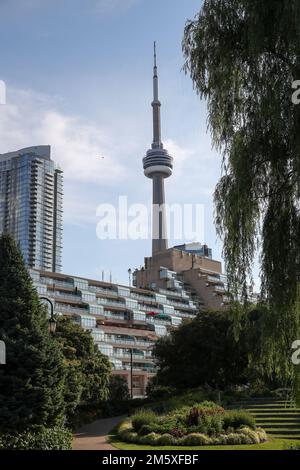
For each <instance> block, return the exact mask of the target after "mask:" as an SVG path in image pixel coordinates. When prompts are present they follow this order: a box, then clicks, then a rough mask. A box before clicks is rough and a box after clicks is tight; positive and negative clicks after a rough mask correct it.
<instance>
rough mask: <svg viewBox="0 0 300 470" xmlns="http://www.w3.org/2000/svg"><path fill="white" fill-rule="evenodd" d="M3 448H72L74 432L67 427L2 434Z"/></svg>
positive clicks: (0, 436) (0, 446)
mask: <svg viewBox="0 0 300 470" xmlns="http://www.w3.org/2000/svg"><path fill="white" fill-rule="evenodd" d="M0 449H1V450H71V449H72V433H71V431H69V430H68V429H66V428H60V427H54V428H42V427H39V428H37V429H36V430H31V431H25V432H23V433H19V434H3V435H0Z"/></svg>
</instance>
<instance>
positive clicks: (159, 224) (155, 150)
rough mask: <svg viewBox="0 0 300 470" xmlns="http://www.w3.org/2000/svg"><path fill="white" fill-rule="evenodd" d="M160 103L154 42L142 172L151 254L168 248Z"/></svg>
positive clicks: (169, 161)
mask: <svg viewBox="0 0 300 470" xmlns="http://www.w3.org/2000/svg"><path fill="white" fill-rule="evenodd" d="M160 107H161V103H160V101H159V99H158V75H157V63H156V44H155V43H154V68H153V101H152V108H153V142H152V145H151V149H149V150H148V151H147V154H146V156H145V157H144V158H143V167H144V174H145V176H147V178H151V179H152V187H153V202H152V256H153V255H155V254H156V253H159V252H160V251H164V250H166V249H167V248H168V240H167V238H168V236H167V223H166V210H165V185H164V180H165V178H168V177H169V176H171V174H172V170H173V158H172V157H171V155H170V154H169V153H168V151H167V150H166V149H164V146H163V144H162V141H161V119H160Z"/></svg>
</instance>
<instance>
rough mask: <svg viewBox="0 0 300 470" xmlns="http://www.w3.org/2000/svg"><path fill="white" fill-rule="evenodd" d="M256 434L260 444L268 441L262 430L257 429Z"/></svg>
mask: <svg viewBox="0 0 300 470" xmlns="http://www.w3.org/2000/svg"><path fill="white" fill-rule="evenodd" d="M256 434H257V435H258V437H259V440H260V442H266V441H267V440H268V436H267V433H266V431H265V430H264V429H262V428H257V429H256Z"/></svg>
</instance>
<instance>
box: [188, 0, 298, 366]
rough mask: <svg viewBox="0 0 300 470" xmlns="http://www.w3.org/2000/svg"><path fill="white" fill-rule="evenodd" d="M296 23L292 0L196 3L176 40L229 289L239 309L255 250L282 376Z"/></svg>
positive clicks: (290, 337) (294, 230) (290, 291)
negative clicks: (203, 140)
mask: <svg viewBox="0 0 300 470" xmlns="http://www.w3.org/2000/svg"><path fill="white" fill-rule="evenodd" d="M299 25H300V2H299V0H263V1H261V0H204V2H203V5H202V8H201V11H200V13H199V14H198V15H197V17H196V18H195V20H194V21H189V22H188V23H187V25H186V29H185V35H184V40H183V51H184V54H185V57H186V63H185V70H186V72H187V73H190V75H191V78H192V80H193V83H194V86H195V88H196V90H197V92H198V93H199V95H200V96H201V97H204V98H205V99H206V100H207V104H208V126H209V129H210V131H211V133H212V137H213V142H214V144H215V146H216V147H217V148H218V149H219V150H221V151H222V153H223V168H224V175H223V176H222V178H221V179H220V181H219V183H218V185H217V188H216V191H215V206H216V226H217V231H218V234H219V235H220V236H221V237H222V238H223V241H224V258H225V262H226V271H227V275H228V283H229V289H230V292H231V295H232V299H233V300H234V301H237V299H238V298H239V297H240V295H241V296H242V298H243V300H244V302H245V303H247V300H248V286H249V284H251V282H252V267H253V260H254V257H255V254H256V253H257V251H258V252H259V253H260V264H261V278H262V291H263V295H264V296H265V298H266V299H267V300H268V302H269V303H270V306H271V312H272V317H271V318H267V321H268V325H269V330H268V335H269V337H268V339H267V341H268V344H269V346H270V347H269V349H268V354H267V355H266V364H267V365H268V364H269V365H270V361H271V360H273V359H274V357H275V356H277V360H278V363H280V365H281V366H280V370H281V373H282V374H283V375H286V374H289V373H290V371H291V360H290V351H291V344H292V342H293V341H294V340H295V339H297V337H298V333H299V288H298V281H299V275H300V269H299V268H300V266H299V264H300V236H299V233H300V213H299V209H300V206H299V195H300V106H299V105H298V106H297V105H295V104H293V103H292V94H293V92H294V90H293V89H292V83H293V82H294V81H295V80H300V26H299ZM238 317H239V316H237V319H238Z"/></svg>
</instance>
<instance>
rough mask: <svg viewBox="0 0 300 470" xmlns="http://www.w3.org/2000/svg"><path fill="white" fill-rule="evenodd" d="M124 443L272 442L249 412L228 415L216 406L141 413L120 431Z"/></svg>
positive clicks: (195, 405)
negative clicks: (161, 412) (158, 412)
mask: <svg viewBox="0 0 300 470" xmlns="http://www.w3.org/2000/svg"><path fill="white" fill-rule="evenodd" d="M117 437H118V439H119V440H120V441H121V442H124V443H129V444H141V445H147V446H151V447H156V446H162V447H163V446H168V447H170V446H184V447H194V446H195V447H197V446H223V445H242V444H244V445H253V444H261V443H264V442H266V441H267V440H268V438H267V435H266V432H265V431H264V430H263V429H262V428H259V427H257V426H256V422H255V419H254V418H253V416H252V415H251V414H249V413H247V412H245V411H240V410H230V411H226V410H225V409H224V408H223V407H221V406H219V405H217V404H215V403H214V402H210V401H204V402H202V403H198V404H197V403H196V404H194V405H193V406H183V407H181V408H179V409H176V410H173V411H170V412H168V413H163V414H157V413H155V412H154V411H152V410H140V411H138V412H137V413H135V414H134V415H133V416H132V417H131V418H130V419H126V420H125V421H123V422H122V423H121V424H120V425H119V427H118V430H117Z"/></svg>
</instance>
